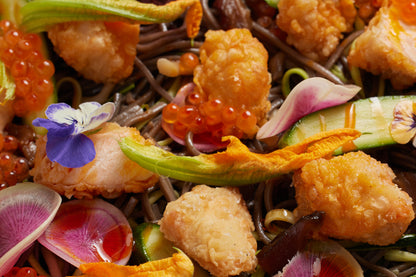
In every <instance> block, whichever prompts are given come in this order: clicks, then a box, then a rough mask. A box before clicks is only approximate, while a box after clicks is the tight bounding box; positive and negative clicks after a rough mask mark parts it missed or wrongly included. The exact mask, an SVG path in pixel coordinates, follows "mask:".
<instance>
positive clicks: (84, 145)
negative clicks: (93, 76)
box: [33, 102, 115, 168]
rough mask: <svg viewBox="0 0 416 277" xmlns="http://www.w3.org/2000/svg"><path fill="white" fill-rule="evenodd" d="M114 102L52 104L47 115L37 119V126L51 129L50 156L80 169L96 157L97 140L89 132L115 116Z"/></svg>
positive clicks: (48, 146)
mask: <svg viewBox="0 0 416 277" xmlns="http://www.w3.org/2000/svg"><path fill="white" fill-rule="evenodd" d="M114 110H115V106H114V103H111V102H108V103H105V104H104V105H101V104H99V103H97V102H86V103H82V104H80V105H79V109H78V110H76V109H73V108H72V107H71V106H69V105H68V104H65V103H57V104H51V105H50V106H49V107H48V108H47V109H46V111H45V114H46V117H47V118H48V119H45V118H36V119H35V120H33V125H34V126H38V127H43V128H46V129H47V130H48V133H47V138H48V141H47V143H46V155H47V156H48V158H49V159H50V160H51V161H53V162H57V163H59V164H61V165H62V166H65V167H70V168H77V167H82V166H84V165H86V164H87V163H89V162H91V161H92V160H93V159H94V158H95V148H94V143H93V142H92V140H91V139H90V138H88V137H87V136H86V135H85V134H83V133H85V132H87V131H92V130H94V129H96V128H98V127H99V126H100V125H101V124H103V123H104V122H106V121H108V120H110V119H111V117H112V116H113V113H114Z"/></svg>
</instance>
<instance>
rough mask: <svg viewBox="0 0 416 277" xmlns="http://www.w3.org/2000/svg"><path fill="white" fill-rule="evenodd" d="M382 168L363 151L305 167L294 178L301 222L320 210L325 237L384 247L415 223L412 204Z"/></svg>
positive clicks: (385, 167)
mask: <svg viewBox="0 0 416 277" xmlns="http://www.w3.org/2000/svg"><path fill="white" fill-rule="evenodd" d="M394 177H395V175H394V173H393V171H392V170H391V169H390V167H389V166H388V165H387V164H382V163H380V162H379V161H377V160H375V159H373V158H372V157H370V156H369V155H367V154H365V153H363V152H351V153H348V154H345V155H343V156H338V157H335V158H332V159H330V160H325V159H318V160H314V161H312V162H310V163H308V164H306V165H305V166H304V167H303V168H302V169H300V170H298V171H297V172H296V173H295V174H294V176H293V184H294V186H295V189H296V201H297V203H298V207H297V208H296V209H295V211H294V212H295V215H296V216H297V217H301V216H303V215H307V214H310V213H312V212H313V211H324V212H325V217H324V221H323V225H322V228H321V233H322V234H323V235H325V236H329V237H333V238H338V239H350V240H353V241H359V242H367V243H370V244H375V245H388V244H391V243H394V242H396V241H397V240H398V239H399V238H400V236H401V235H402V234H403V233H404V231H406V229H407V227H408V225H409V224H410V222H411V221H412V220H413V218H414V211H413V208H412V199H411V198H410V197H409V195H408V194H407V193H406V192H404V191H402V190H400V188H399V187H398V186H397V185H396V184H394V183H393V181H392V180H393V178H394Z"/></svg>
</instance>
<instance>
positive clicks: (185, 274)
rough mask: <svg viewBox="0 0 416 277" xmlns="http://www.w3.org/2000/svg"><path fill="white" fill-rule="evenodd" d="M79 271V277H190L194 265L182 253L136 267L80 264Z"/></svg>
mask: <svg viewBox="0 0 416 277" xmlns="http://www.w3.org/2000/svg"><path fill="white" fill-rule="evenodd" d="M79 269H80V270H81V271H82V273H84V275H81V277H103V276H111V277H141V276H146V277H192V276H193V274H194V265H193V263H192V261H191V260H190V259H189V258H188V256H186V255H185V254H184V253H183V252H178V253H174V254H173V256H172V257H170V258H166V259H162V260H157V261H151V262H147V263H144V264H141V265H137V266H123V265H117V264H113V263H106V262H99V263H88V264H82V265H81V266H80V267H79Z"/></svg>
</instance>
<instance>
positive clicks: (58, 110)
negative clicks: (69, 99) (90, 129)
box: [45, 103, 76, 125]
mask: <svg viewBox="0 0 416 277" xmlns="http://www.w3.org/2000/svg"><path fill="white" fill-rule="evenodd" d="M75 111H76V110H75V109H73V108H72V107H71V106H70V105H68V104H66V103H56V104H51V105H49V106H48V108H47V109H46V111H45V115H46V116H47V117H48V118H49V119H50V120H53V121H55V122H57V123H62V124H68V125H69V124H72V122H73V121H74V115H73V114H74V112H75Z"/></svg>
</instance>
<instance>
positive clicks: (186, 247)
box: [160, 185, 257, 276]
mask: <svg viewBox="0 0 416 277" xmlns="http://www.w3.org/2000/svg"><path fill="white" fill-rule="evenodd" d="M160 230H161V231H162V232H163V233H164V235H165V237H166V238H167V239H168V240H170V241H173V242H174V244H175V245H176V246H178V247H179V248H180V249H182V250H183V251H184V252H185V253H186V254H187V255H189V256H190V257H191V258H193V259H195V260H196V261H197V262H198V263H199V264H200V265H201V266H202V267H204V268H205V269H207V270H208V271H210V272H211V274H213V275H215V276H230V275H238V274H240V273H241V272H250V271H254V269H255V267H256V265H257V258H256V249H257V243H256V239H255V238H254V237H253V235H252V233H251V232H252V231H253V230H254V225H253V222H252V220H251V216H250V214H249V212H248V210H247V207H246V206H245V202H244V200H243V199H242V196H241V194H240V193H239V191H238V189H237V188H223V187H219V188H211V187H208V186H205V185H198V186H196V187H195V188H194V189H193V190H192V191H191V192H188V193H185V194H184V195H182V196H181V197H180V198H179V199H178V200H176V201H173V202H170V203H168V205H167V207H166V210H165V212H164V214H163V218H162V219H161V221H160Z"/></svg>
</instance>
